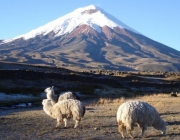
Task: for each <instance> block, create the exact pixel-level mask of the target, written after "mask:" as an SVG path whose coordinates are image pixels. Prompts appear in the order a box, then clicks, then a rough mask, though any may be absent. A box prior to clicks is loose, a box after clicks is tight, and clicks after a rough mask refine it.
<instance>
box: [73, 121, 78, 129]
mask: <svg viewBox="0 0 180 140" xmlns="http://www.w3.org/2000/svg"><path fill="white" fill-rule="evenodd" d="M78 125H79V121H78V120H75V126H74V128H76V127H77V126H78Z"/></svg>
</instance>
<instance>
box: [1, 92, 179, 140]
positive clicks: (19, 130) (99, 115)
mask: <svg viewBox="0 0 180 140" xmlns="http://www.w3.org/2000/svg"><path fill="white" fill-rule="evenodd" d="M126 100H142V101H146V102H148V103H150V104H151V105H153V106H154V107H156V108H157V110H158V112H159V113H160V115H161V117H162V118H163V119H164V120H165V121H166V122H167V123H168V126H167V133H166V135H162V134H161V133H160V132H159V131H157V130H155V129H153V128H152V127H150V128H148V129H147V130H146V132H145V138H144V139H145V140H179V139H180V106H179V103H180V96H178V97H170V96H169V95H164V94H160V95H153V96H144V97H139V98H131V99H125V100H123V99H114V100H110V99H100V100H99V101H98V102H91V103H88V104H87V103H85V104H86V108H87V111H86V114H85V116H84V118H83V119H82V120H81V123H80V125H79V127H78V128H76V129H74V128H73V126H74V121H73V120H70V121H68V128H66V129H65V128H63V126H64V125H63V124H62V125H61V128H59V129H55V125H56V120H53V119H52V118H51V117H49V116H48V115H46V114H45V112H44V111H43V110H42V106H40V107H34V108H21V109H11V110H0V139H1V140H45V139H51V140H72V139H74V140H118V139H122V137H121V135H120V133H119V132H118V131H117V123H116V112H117V109H118V107H119V105H120V104H121V103H122V102H123V101H126ZM84 102H85V101H84ZM133 134H134V136H135V139H136V140H141V137H140V136H141V130H140V129H139V128H138V127H135V129H134V130H133ZM125 136H126V138H125V139H126V140H128V139H130V137H129V136H127V135H126V134H125Z"/></svg>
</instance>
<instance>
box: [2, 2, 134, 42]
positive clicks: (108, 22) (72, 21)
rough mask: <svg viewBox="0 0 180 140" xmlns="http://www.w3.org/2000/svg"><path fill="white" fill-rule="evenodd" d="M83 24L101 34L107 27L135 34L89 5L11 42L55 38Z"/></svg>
mask: <svg viewBox="0 0 180 140" xmlns="http://www.w3.org/2000/svg"><path fill="white" fill-rule="evenodd" d="M83 24H85V25H88V26H89V27H91V28H93V29H95V30H96V31H97V32H99V33H101V30H102V27H103V26H108V27H110V28H111V29H113V27H120V28H124V29H127V30H130V31H133V32H136V31H135V30H133V29H131V28H130V27H128V26H127V25H125V24H124V23H122V22H121V21H119V20H118V19H116V18H115V17H113V16H111V15H109V14H108V13H106V12H105V11H104V10H103V9H101V8H99V7H96V6H94V5H90V6H87V7H83V8H78V9H76V10H74V11H73V12H71V13H69V14H67V15H65V16H63V17H60V18H58V19H56V20H54V21H52V22H49V23H47V24H46V25H44V26H41V27H39V28H37V29H35V30H32V31H30V32H29V33H27V34H23V35H20V36H17V37H15V38H13V39H12V40H14V39H18V38H21V37H23V38H24V39H25V40H26V39H30V38H33V37H35V36H37V35H46V34H48V33H50V32H52V31H53V32H54V33H55V36H56V37H57V36H61V35H64V34H67V33H71V32H72V31H73V30H74V29H75V28H77V27H78V26H81V25H83ZM12 40H6V41H5V42H9V41H12Z"/></svg>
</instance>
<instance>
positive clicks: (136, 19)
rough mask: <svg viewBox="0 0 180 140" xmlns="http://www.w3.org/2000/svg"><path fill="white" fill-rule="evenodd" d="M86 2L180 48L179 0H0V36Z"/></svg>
mask: <svg viewBox="0 0 180 140" xmlns="http://www.w3.org/2000/svg"><path fill="white" fill-rule="evenodd" d="M90 4H93V5H95V6H98V7H100V8H102V9H104V10H105V11H106V12H108V13H109V14H111V15H113V16H114V17H116V18H118V19H119V20H120V21H122V22H123V23H125V24H126V25H128V26H130V27H131V28H133V29H135V30H137V31H138V32H140V33H141V34H143V35H145V36H147V37H149V38H151V39H153V40H155V41H158V42H160V43H162V44H165V45H167V46H169V47H172V48H174V49H176V50H178V51H180V27H179V26H180V8H179V6H180V0H147V1H145V0H76V1H74V0H64V1H62V0H1V1H0V9H1V10H0V39H7V38H13V37H16V36H18V35H21V34H25V33H27V32H29V31H31V30H33V29H36V28H38V27H39V26H42V25H44V24H46V23H48V22H50V21H52V20H55V19H57V18H59V17H61V16H63V15H65V14H67V13H69V12H72V11H73V10H75V9H77V8H79V7H84V6H88V5H90Z"/></svg>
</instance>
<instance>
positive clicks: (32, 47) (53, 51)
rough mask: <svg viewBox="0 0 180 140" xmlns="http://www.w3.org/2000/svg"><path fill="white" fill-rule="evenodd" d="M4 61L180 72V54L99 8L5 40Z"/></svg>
mask: <svg viewBox="0 0 180 140" xmlns="http://www.w3.org/2000/svg"><path fill="white" fill-rule="evenodd" d="M0 54H1V55H0V61H8V62H15V63H17V62H18V63H25V64H32V65H48V66H57V67H65V68H68V69H76V70H77V69H81V70H82V69H113V70H114V69H116V70H149V71H150V70H151V71H180V52H179V51H177V50H174V49H172V48H170V47H168V46H165V45H163V44H161V43H158V42H156V41H153V40H151V39H149V38H147V37H145V36H143V35H142V34H140V33H139V32H137V31H135V30H134V29H132V28H130V27H128V26H127V25H125V24H124V23H122V22H121V21H120V20H118V19H116V18H115V17H113V16H112V15H110V14H108V13H107V12H105V11H104V10H102V9H101V8H99V7H96V6H94V5H90V6H87V7H83V8H78V9H76V10H74V11H73V12H71V13H69V14H66V15H64V16H62V17H60V18H58V19H56V20H54V21H51V22H49V23H47V24H46V25H44V26H41V27H39V28H37V29H34V30H32V31H30V32H29V33H27V34H24V35H20V36H17V37H15V38H13V39H10V40H1V41H0Z"/></svg>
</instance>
